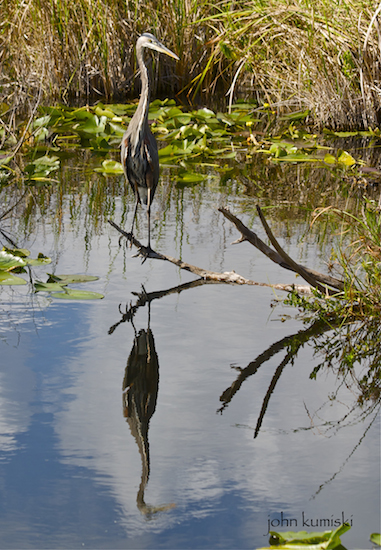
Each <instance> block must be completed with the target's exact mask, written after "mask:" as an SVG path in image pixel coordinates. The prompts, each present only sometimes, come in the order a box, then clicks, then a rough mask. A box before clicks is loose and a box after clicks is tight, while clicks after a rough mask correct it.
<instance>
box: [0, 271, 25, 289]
mask: <svg viewBox="0 0 381 550" xmlns="http://www.w3.org/2000/svg"><path fill="white" fill-rule="evenodd" d="M0 285H12V286H13V285H26V280H25V279H22V278H21V277H17V276H16V275H13V273H9V272H8V271H0Z"/></svg>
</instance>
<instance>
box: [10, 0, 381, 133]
mask: <svg viewBox="0 0 381 550" xmlns="http://www.w3.org/2000/svg"><path fill="white" fill-rule="evenodd" d="M0 11H1V14H2V18H1V23H0V66H1V76H0V93H1V94H2V96H3V97H7V98H8V99H7V101H8V102H12V100H13V103H15V102H16V103H20V102H21V103H22V102H24V101H28V99H31V100H32V101H33V98H34V97H35V95H36V91H37V90H39V89H41V90H42V92H43V96H44V97H45V98H47V100H48V101H52V100H53V98H61V99H62V98H64V99H65V98H70V99H72V98H75V97H77V98H80V100H81V101H82V102H83V101H86V100H88V99H89V98H92V99H93V98H96V97H100V96H106V97H107V98H109V99H111V98H113V99H120V98H126V97H127V96H128V95H132V94H135V93H136V92H137V90H135V88H134V86H135V59H134V44H135V41H136V38H137V36H138V35H139V34H140V33H142V32H144V31H151V32H153V33H154V34H156V35H157V36H158V37H159V38H160V39H161V40H162V41H163V42H164V43H165V44H166V45H167V46H168V47H170V48H171V49H173V50H174V51H176V52H177V53H178V54H179V56H180V58H181V59H180V62H179V63H177V64H176V65H174V64H173V62H172V61H171V60H169V59H165V58H163V59H161V60H160V64H157V65H155V67H154V88H155V93H158V94H164V93H165V94H167V95H173V94H174V93H178V92H180V91H181V90H185V91H186V92H187V93H188V97H189V98H190V99H191V100H192V99H193V100H194V101H196V100H200V97H201V98H205V100H206V101H210V100H211V98H212V96H213V94H214V93H215V92H216V91H218V93H220V92H224V93H226V91H227V90H228V88H229V87H230V85H231V84H232V82H234V94H233V95H235V96H236V95H237V93H238V92H241V93H242V92H243V93H244V95H245V96H246V97H247V98H250V99H253V98H254V99H255V98H257V99H258V101H259V103H260V104H261V103H263V102H267V103H269V104H270V105H271V106H272V107H273V108H274V109H275V110H277V111H279V112H282V111H284V110H287V109H292V110H295V109H309V110H310V111H311V117H312V118H313V121H314V123H316V124H318V125H328V126H331V127H334V128H338V127H341V128H343V127H346V128H350V127H359V126H365V127H368V126H371V127H374V126H377V125H379V123H380V118H381V114H380V112H381V64H380V57H381V51H380V44H381V32H380V28H379V24H378V21H379V18H380V8H379V7H378V2H369V1H360V0H347V1H344V0H250V1H243V2H235V3H232V2H230V1H229V2H228V1H226V0H222V1H220V2H218V3H215V4H211V3H209V4H208V3H206V2H205V1H201V2H200V1H196V0H156V1H152V0H149V1H148V2H147V3H143V2H141V1H139V0H136V1H135V2H122V1H121V0H76V1H75V0H21V1H19V2H13V1H11V0H0ZM174 73H175V76H174ZM12 94H13V95H12Z"/></svg>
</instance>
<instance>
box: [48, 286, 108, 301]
mask: <svg viewBox="0 0 381 550" xmlns="http://www.w3.org/2000/svg"><path fill="white" fill-rule="evenodd" d="M52 297H53V298H59V299H60V300H101V299H102V298H104V296H103V294H99V292H92V291H89V290H77V289H74V288H68V289H66V288H65V289H64V292H53V293H52Z"/></svg>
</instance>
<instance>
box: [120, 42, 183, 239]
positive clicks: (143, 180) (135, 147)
mask: <svg viewBox="0 0 381 550" xmlns="http://www.w3.org/2000/svg"><path fill="white" fill-rule="evenodd" d="M144 48H150V49H152V50H156V51H158V52H161V53H165V54H166V55H169V56H170V57H174V58H175V59H178V57H177V55H176V54H174V53H173V52H171V51H170V50H168V48H166V47H165V46H163V44H161V43H160V42H159V41H158V40H157V39H156V38H155V37H154V36H153V35H152V34H149V33H144V34H142V36H140V37H139V39H138V41H137V43H136V57H137V61H138V65H139V69H140V73H141V81H142V90H141V94H140V99H139V104H138V107H137V109H136V111H135V114H134V116H133V117H132V119H131V121H130V123H129V125H128V128H127V130H126V132H125V134H124V136H123V138H122V144H121V160H122V165H123V170H124V174H125V176H126V179H127V180H128V182H129V183H130V185H131V187H132V190H133V192H134V194H135V199H136V203H135V211H134V217H133V221H132V228H131V233H133V228H134V221H135V217H136V212H137V208H138V205H139V204H141V203H143V204H145V205H147V216H148V249H149V248H150V212H151V204H152V201H153V198H154V195H155V191H156V187H157V184H158V181H159V155H158V151H157V144H156V140H155V138H154V136H153V135H152V133H151V130H150V129H149V125H148V109H149V102H150V95H151V94H150V81H149V74H148V69H147V66H146V64H145V63H144V58H143V50H144Z"/></svg>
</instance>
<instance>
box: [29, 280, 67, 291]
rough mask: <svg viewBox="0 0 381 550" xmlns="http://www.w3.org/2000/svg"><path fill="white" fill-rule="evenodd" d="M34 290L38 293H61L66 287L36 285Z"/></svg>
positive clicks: (54, 284) (46, 284)
mask: <svg viewBox="0 0 381 550" xmlns="http://www.w3.org/2000/svg"><path fill="white" fill-rule="evenodd" d="M34 289H35V291H36V292H57V291H58V292H60V291H63V290H64V285H60V284H59V283H42V282H37V283H34Z"/></svg>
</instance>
